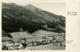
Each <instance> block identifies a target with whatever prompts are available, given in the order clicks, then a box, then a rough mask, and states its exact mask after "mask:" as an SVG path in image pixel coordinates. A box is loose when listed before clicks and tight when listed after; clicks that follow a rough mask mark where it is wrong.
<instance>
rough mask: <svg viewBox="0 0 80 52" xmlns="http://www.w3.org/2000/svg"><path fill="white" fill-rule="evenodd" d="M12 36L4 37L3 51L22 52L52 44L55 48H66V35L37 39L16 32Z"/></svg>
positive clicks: (24, 33)
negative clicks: (18, 51) (21, 51)
mask: <svg viewBox="0 0 80 52" xmlns="http://www.w3.org/2000/svg"><path fill="white" fill-rule="evenodd" d="M18 34H19V35H18ZM26 35H27V36H26ZM10 36H11V37H2V49H3V50H19V49H20V50H21V49H25V48H27V47H30V46H39V45H46V44H50V43H52V44H53V45H54V46H65V34H61V35H54V36H42V37H35V36H32V35H30V34H29V33H26V32H16V33H11V34H10Z"/></svg>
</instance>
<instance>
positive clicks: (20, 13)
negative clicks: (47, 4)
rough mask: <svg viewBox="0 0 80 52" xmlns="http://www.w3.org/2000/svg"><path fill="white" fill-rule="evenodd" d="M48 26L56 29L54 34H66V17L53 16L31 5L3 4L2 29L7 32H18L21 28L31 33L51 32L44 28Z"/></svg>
mask: <svg viewBox="0 0 80 52" xmlns="http://www.w3.org/2000/svg"><path fill="white" fill-rule="evenodd" d="M29 7H30V8H29ZM46 24H47V25H48V27H49V28H52V29H54V30H52V31H53V32H65V29H64V28H65V17H64V16H59V15H55V14H52V13H50V12H48V11H45V10H41V9H39V8H37V7H35V6H33V5H30V4H29V5H27V6H26V7H24V6H19V5H17V4H7V3H2V29H3V30H5V31H7V32H16V31H19V29H20V28H22V29H23V30H24V31H28V32H30V33H32V32H34V31H36V30H39V29H41V30H47V31H50V30H49V29H48V28H47V29H46V28H44V27H43V26H42V25H44V26H45V25H46ZM59 26H60V27H59Z"/></svg>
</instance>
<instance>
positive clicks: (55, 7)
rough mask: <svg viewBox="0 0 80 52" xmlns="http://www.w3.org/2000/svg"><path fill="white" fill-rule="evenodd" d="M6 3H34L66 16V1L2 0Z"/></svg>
mask: <svg viewBox="0 0 80 52" xmlns="http://www.w3.org/2000/svg"><path fill="white" fill-rule="evenodd" d="M2 1H3V2H5V3H16V4H19V5H23V6H25V5H28V4H32V5H34V6H36V7H38V8H40V9H43V10H46V11H49V12H52V13H55V14H57V15H63V16H66V14H65V13H66V4H65V3H64V2H51V1H50V0H45V1H40V0H34V1H32V0H2Z"/></svg>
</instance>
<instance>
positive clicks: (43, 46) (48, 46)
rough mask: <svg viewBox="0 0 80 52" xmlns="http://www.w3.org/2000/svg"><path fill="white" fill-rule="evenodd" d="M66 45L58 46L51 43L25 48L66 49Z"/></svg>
mask: <svg viewBox="0 0 80 52" xmlns="http://www.w3.org/2000/svg"><path fill="white" fill-rule="evenodd" d="M64 49H65V47H58V46H55V45H53V44H52V43H51V44H47V45H40V46H31V47H26V48H25V50H64Z"/></svg>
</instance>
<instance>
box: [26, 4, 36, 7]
mask: <svg viewBox="0 0 80 52" xmlns="http://www.w3.org/2000/svg"><path fill="white" fill-rule="evenodd" d="M27 7H35V6H33V5H32V4H28V5H27Z"/></svg>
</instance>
